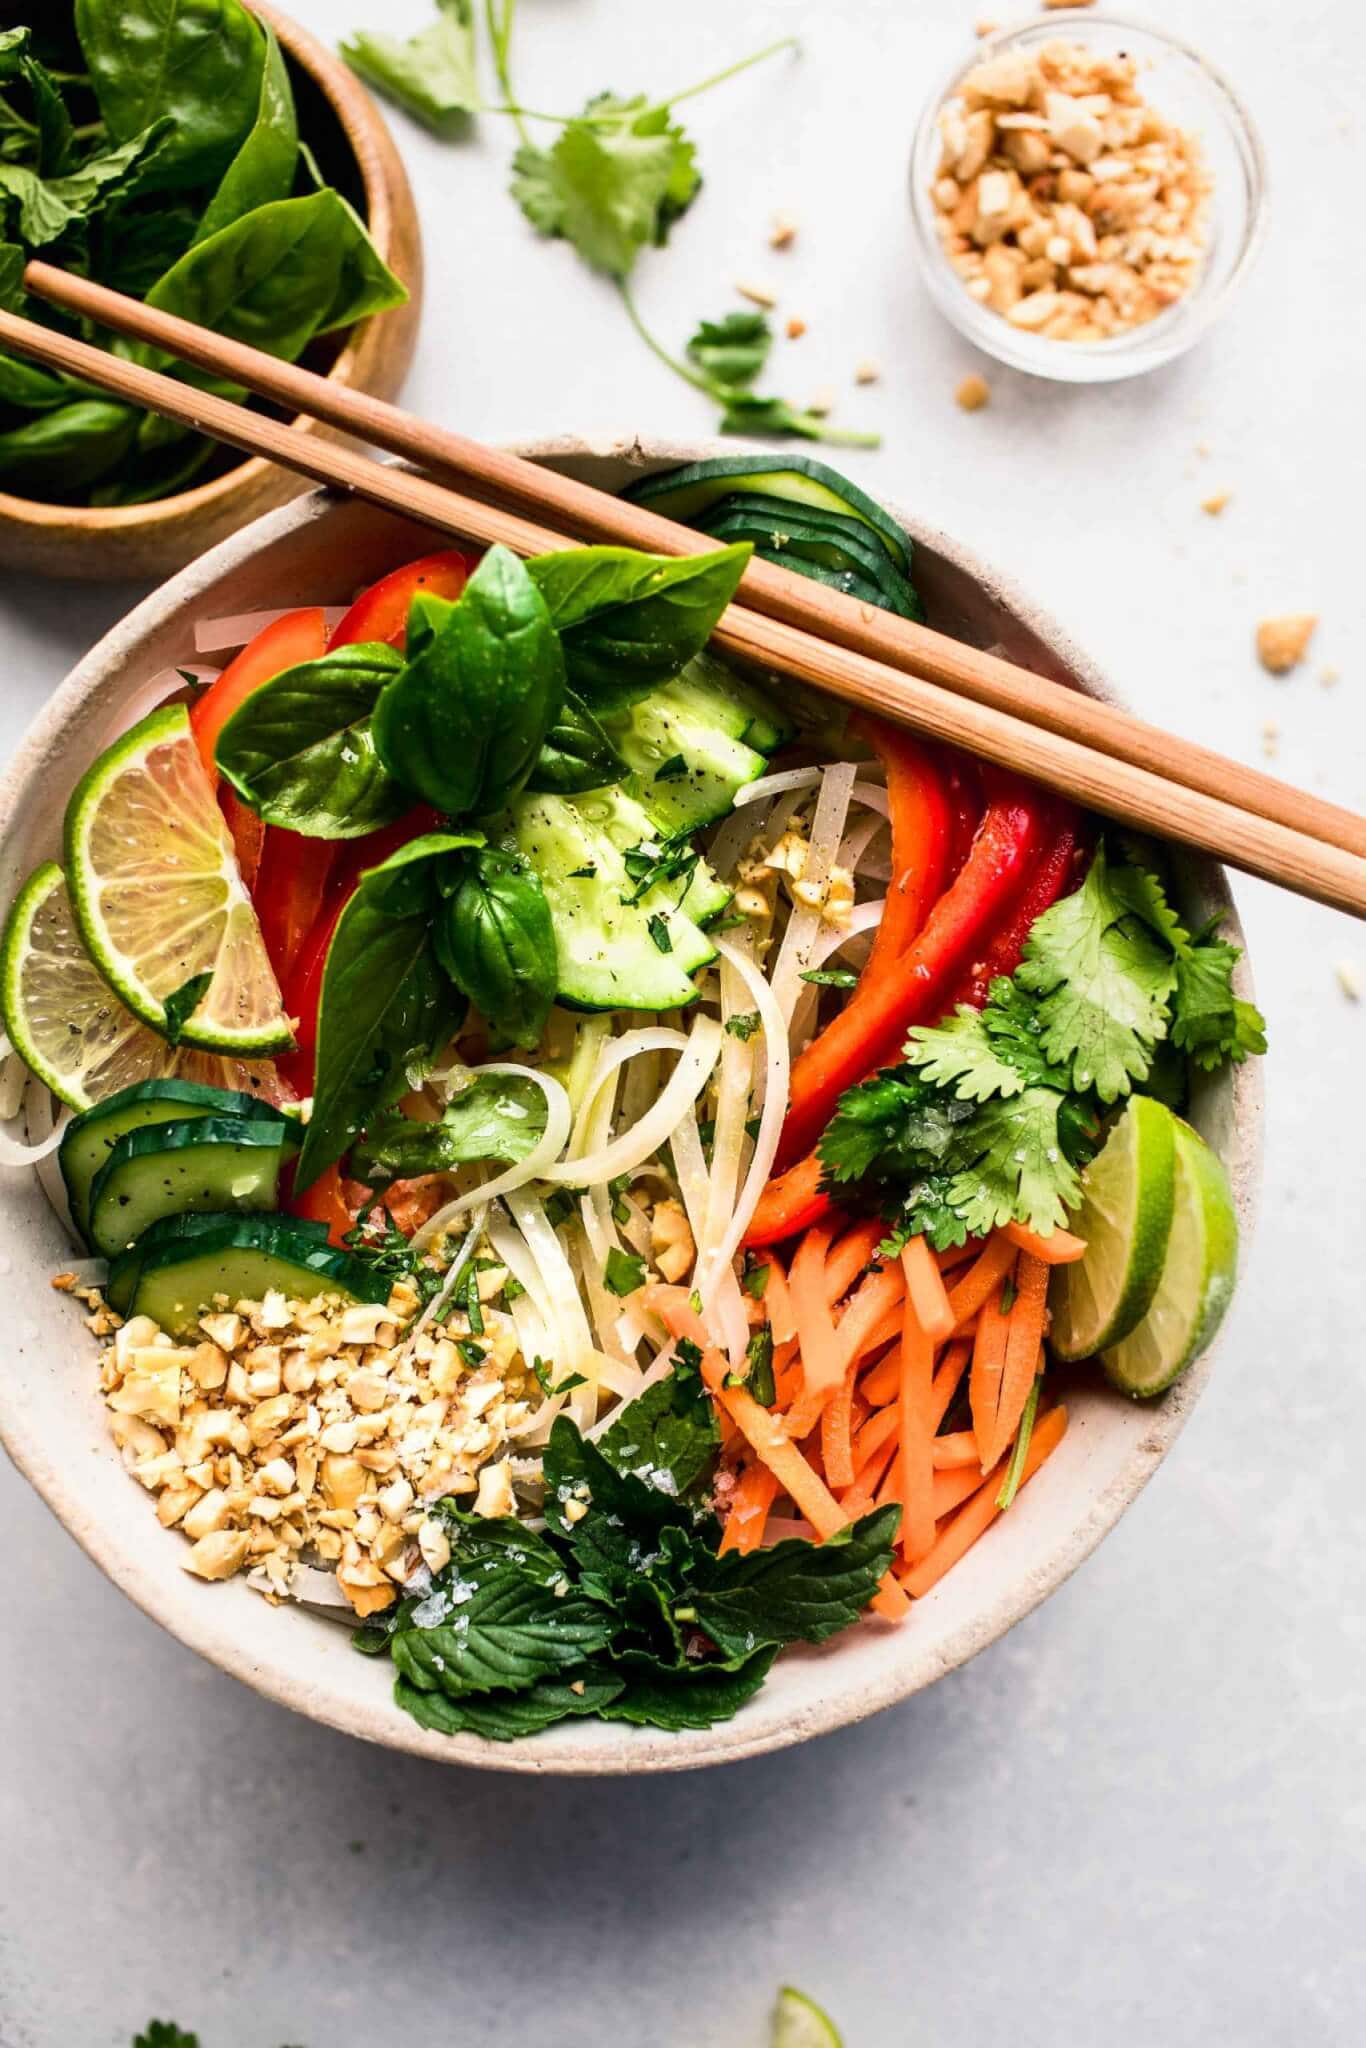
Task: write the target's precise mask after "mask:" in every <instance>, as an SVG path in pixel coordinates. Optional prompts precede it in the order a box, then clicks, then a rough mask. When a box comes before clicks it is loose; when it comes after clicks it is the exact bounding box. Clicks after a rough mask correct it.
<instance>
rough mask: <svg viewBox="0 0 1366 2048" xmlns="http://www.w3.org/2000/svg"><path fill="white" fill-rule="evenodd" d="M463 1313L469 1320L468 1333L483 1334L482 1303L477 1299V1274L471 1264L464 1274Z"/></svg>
mask: <svg viewBox="0 0 1366 2048" xmlns="http://www.w3.org/2000/svg"><path fill="white" fill-rule="evenodd" d="M465 1314H466V1315H467V1316H468V1317H469V1320H470V1334H471V1335H472V1336H475V1337H482V1336H483V1334H484V1305H483V1303H482V1302H481V1301H480V1299H479V1275H478V1273H477V1272H476V1271H475V1268H474V1267H473V1266H471V1267H470V1270H469V1272H468V1273H467V1274H466V1276H465Z"/></svg>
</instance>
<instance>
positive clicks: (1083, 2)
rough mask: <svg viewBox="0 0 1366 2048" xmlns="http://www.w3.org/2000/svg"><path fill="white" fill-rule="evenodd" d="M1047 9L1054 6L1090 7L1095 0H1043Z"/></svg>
mask: <svg viewBox="0 0 1366 2048" xmlns="http://www.w3.org/2000/svg"><path fill="white" fill-rule="evenodd" d="M1043 4H1044V7H1045V9H1048V8H1053V7H1090V6H1092V5H1093V4H1094V0H1043Z"/></svg>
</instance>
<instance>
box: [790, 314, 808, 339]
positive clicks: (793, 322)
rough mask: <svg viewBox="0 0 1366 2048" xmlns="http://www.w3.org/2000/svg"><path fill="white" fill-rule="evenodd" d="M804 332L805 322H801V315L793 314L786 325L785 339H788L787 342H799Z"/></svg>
mask: <svg viewBox="0 0 1366 2048" xmlns="http://www.w3.org/2000/svg"><path fill="white" fill-rule="evenodd" d="M805 332H806V322H805V320H803V318H802V316H801V314H800V313H794V314H793V315H792V318H791V319H790V320H789V321H788V323H787V338H788V340H789V341H800V340H801V338H802V336H803V335H804V334H805Z"/></svg>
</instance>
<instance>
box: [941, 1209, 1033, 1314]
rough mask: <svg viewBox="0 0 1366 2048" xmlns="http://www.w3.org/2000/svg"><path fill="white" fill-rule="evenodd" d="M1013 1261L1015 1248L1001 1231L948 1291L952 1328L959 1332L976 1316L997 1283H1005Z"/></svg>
mask: <svg viewBox="0 0 1366 2048" xmlns="http://www.w3.org/2000/svg"><path fill="white" fill-rule="evenodd" d="M1015 1259H1016V1248H1015V1246H1014V1245H1013V1244H1012V1243H1011V1241H1010V1239H1009V1238H1008V1237H1007V1236H1006V1234H1005V1232H1004V1231H1003V1230H998V1231H997V1232H996V1234H995V1236H994V1237H991V1238H989V1239H988V1240H987V1245H986V1249H985V1250H984V1251H983V1252H982V1253H981V1255H980V1257H979V1258H978V1259H977V1260H976V1261H975V1263H974V1264H973V1265H971V1266H969V1268H968V1270H967V1272H966V1273H965V1274H964V1275H963V1277H962V1279H961V1280H960V1281H958V1283H957V1285H956V1286H953V1287H951V1288H950V1289H949V1307H950V1308H951V1309H952V1310H953V1327H954V1329H955V1330H961V1329H962V1327H963V1325H964V1323H965V1322H966V1321H967V1320H968V1317H969V1316H975V1315H976V1313H977V1311H978V1309H979V1308H980V1307H981V1306H982V1303H983V1302H984V1301H985V1300H986V1298H987V1296H988V1295H989V1294H990V1293H991V1290H992V1288H993V1287H995V1285H996V1284H997V1282H998V1281H999V1280H1004V1279H1005V1276H1006V1274H1007V1272H1008V1271H1009V1270H1010V1268H1011V1266H1013V1265H1014V1263H1015Z"/></svg>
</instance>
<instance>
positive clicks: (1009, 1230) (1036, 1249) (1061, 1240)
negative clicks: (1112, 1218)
mask: <svg viewBox="0 0 1366 2048" xmlns="http://www.w3.org/2000/svg"><path fill="white" fill-rule="evenodd" d="M1006 1236H1007V1237H1008V1238H1009V1239H1010V1241H1011V1243H1012V1244H1014V1245H1018V1246H1019V1248H1020V1250H1021V1251H1022V1252H1028V1253H1029V1256H1030V1258H1031V1259H1042V1260H1043V1262H1044V1264H1045V1265H1046V1266H1070V1265H1072V1264H1074V1263H1075V1261H1076V1260H1077V1259H1081V1258H1084V1257H1085V1256H1086V1239H1085V1238H1084V1237H1073V1235H1072V1233H1071V1231H1070V1230H1055V1231H1053V1232H1052V1233H1051V1235H1050V1236H1048V1237H1040V1236H1039V1233H1038V1232H1037V1231H1036V1230H1027V1229H1026V1228H1025V1226H1024V1224H1023V1223H1007V1225H1006Z"/></svg>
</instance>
